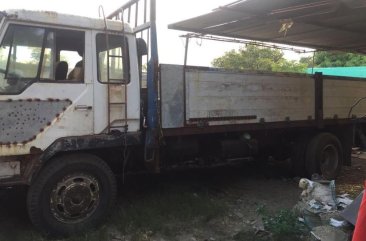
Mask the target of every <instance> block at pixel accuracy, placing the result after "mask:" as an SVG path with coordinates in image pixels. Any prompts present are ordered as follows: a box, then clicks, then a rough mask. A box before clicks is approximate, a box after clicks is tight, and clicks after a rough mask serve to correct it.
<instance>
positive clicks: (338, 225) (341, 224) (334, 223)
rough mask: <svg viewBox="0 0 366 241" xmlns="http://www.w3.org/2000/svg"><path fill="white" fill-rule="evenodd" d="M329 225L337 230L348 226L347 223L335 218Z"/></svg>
mask: <svg viewBox="0 0 366 241" xmlns="http://www.w3.org/2000/svg"><path fill="white" fill-rule="evenodd" d="M329 224H330V225H331V226H333V227H335V228H341V227H345V226H347V221H339V220H336V219H334V218H331V219H330V220H329Z"/></svg>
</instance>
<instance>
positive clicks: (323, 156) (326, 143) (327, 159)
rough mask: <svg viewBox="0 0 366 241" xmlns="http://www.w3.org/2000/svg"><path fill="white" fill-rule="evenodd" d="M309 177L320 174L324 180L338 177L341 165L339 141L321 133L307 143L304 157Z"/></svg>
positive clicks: (330, 135) (341, 156) (332, 136)
mask: <svg viewBox="0 0 366 241" xmlns="http://www.w3.org/2000/svg"><path fill="white" fill-rule="evenodd" d="M305 165H306V171H307V173H308V174H309V175H312V174H314V173H320V174H322V175H323V177H324V178H326V179H334V178H336V177H337V176H338V174H339V172H340V170H341V168H342V165H343V149H342V145H341V142H340V141H339V139H338V138H337V137H336V136H335V135H333V134H330V133H321V134H318V135H317V136H315V137H314V138H313V139H312V140H311V141H310V143H309V145H308V147H307V150H306V157H305Z"/></svg>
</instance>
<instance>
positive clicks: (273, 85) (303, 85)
mask: <svg viewBox="0 0 366 241" xmlns="http://www.w3.org/2000/svg"><path fill="white" fill-rule="evenodd" d="M314 88H315V87H314V80H313V79H312V78H310V77H308V76H305V75H284V74H275V73H273V74H255V73H234V72H223V71H214V70H204V69H199V68H197V69H195V68H191V69H189V70H188V71H187V73H186V120H187V122H188V123H197V122H198V123H199V122H202V121H205V122H208V124H209V125H227V124H243V123H258V122H280V121H302V120H309V119H313V118H314V116H315V115H314V112H315V110H314V108H315V103H314V101H315V97H314V95H315V91H314ZM205 124H207V123H205Z"/></svg>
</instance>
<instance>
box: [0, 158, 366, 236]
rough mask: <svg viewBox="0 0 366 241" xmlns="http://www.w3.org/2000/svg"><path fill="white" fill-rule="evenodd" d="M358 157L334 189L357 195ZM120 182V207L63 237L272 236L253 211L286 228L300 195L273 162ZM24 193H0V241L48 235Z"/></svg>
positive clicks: (364, 168)
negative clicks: (34, 220)
mask: <svg viewBox="0 0 366 241" xmlns="http://www.w3.org/2000/svg"><path fill="white" fill-rule="evenodd" d="M360 157H361V158H363V156H360ZM361 158H357V157H354V159H353V166H352V167H344V168H343V171H342V174H341V176H340V177H339V179H337V181H336V184H337V191H338V192H339V193H350V194H351V195H353V196H356V195H358V194H359V192H360V191H361V190H362V185H363V184H362V183H363V181H364V179H366V159H361ZM121 184H122V183H121ZM121 186H122V187H121V188H120V191H119V198H118V204H117V207H116V208H115V210H114V212H113V213H112V215H111V217H110V219H109V220H108V222H107V224H105V225H104V226H102V227H101V228H100V229H98V230H94V231H90V232H88V233H86V234H84V235H81V236H77V237H71V238H69V239H65V241H66V240H67V241H71V240H72V241H79V240H80V241H81V240H98V241H99V240H100V241H102V240H103V241H107V240H111V241H112V240H113V241H128V240H131V241H134V240H136V241H143V240H146V241H148V240H151V241H170V240H173V241H174V240H176V241H220V240H222V241H223V240H225V241H230V240H233V241H246V240H271V239H265V238H263V237H262V236H261V234H260V232H259V233H257V234H256V232H255V231H256V230H257V229H261V227H262V226H263V223H261V222H260V220H258V214H259V213H263V212H266V213H267V214H268V215H273V216H272V217H275V215H277V214H278V213H280V215H279V216H277V217H280V219H275V220H280V221H279V225H278V226H274V227H275V228H279V229H281V228H287V229H288V227H286V226H285V227H283V223H282V221H281V220H283V219H284V218H291V217H288V215H287V213H286V210H291V209H292V207H293V206H294V205H295V204H296V203H297V201H298V199H299V194H300V193H301V190H300V189H299V188H298V178H292V177H289V176H288V175H287V174H286V173H285V172H283V171H282V169H279V167H277V166H275V165H271V164H270V165H268V166H258V165H257V164H254V163H245V164H243V165H240V166H234V167H220V168H214V169H209V170H207V169H206V170H189V171H181V172H171V173H169V174H162V175H137V176H132V177H128V178H127V179H126V180H125V183H124V185H121ZM25 193H26V190H22V189H20V190H6V191H2V192H1V193H0V241H12V240H21V241H27V240H32V241H41V240H42V241H43V240H44V241H46V240H48V239H47V238H45V237H43V236H41V235H40V234H39V233H38V232H37V231H36V230H34V229H33V227H32V225H31V224H30V222H29V219H28V217H27V213H26V207H25ZM283 211H284V212H283ZM281 215H282V216H281ZM281 218H282V219H281ZM277 224H278V223H276V225H277ZM281 225H282V226H281ZM291 228H292V227H290V229H291ZM280 231H281V230H280ZM294 235H295V234H294ZM296 235H297V236H296V237H297V238H296V239H294V237H295V236H291V235H290V237H289V239H286V238H284V239H281V241H282V240H305V237H302V236H301V234H296ZM303 238H304V239H303Z"/></svg>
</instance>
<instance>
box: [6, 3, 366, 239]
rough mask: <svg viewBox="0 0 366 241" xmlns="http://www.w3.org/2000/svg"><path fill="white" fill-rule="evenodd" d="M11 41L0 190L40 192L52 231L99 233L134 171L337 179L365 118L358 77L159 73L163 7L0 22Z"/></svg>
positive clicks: (46, 228)
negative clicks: (222, 170) (283, 169)
mask: <svg viewBox="0 0 366 241" xmlns="http://www.w3.org/2000/svg"><path fill="white" fill-rule="evenodd" d="M143 3H145V6H144V7H142V6H143V5H144V4H143ZM138 4H140V5H138ZM147 5H148V6H147ZM133 8H134V9H135V10H132V9H133ZM138 10H140V11H138ZM141 13H142V15H141ZM134 15H136V16H138V15H139V16H140V17H139V18H136V19H135V20H131V18H132V17H133V16H134ZM141 16H142V17H141ZM126 19H127V20H126ZM141 19H142V23H138V21H140V20H141ZM141 37H145V38H147V40H148V41H144V40H143V39H142V38H141ZM0 43H1V44H0V109H1V111H0V133H1V134H0V185H1V186H3V187H11V186H15V185H27V186H29V189H28V197H27V206H28V212H29V216H30V219H31V221H32V222H33V224H34V225H35V226H36V227H37V228H39V229H40V230H41V231H43V232H44V233H46V234H52V235H58V236H64V235H69V234H72V233H75V232H80V231H82V230H85V229H86V228H90V227H94V226H96V225H98V224H99V223H100V222H101V221H103V220H104V219H105V218H106V217H107V214H108V210H110V208H111V207H112V205H113V203H114V201H115V196H116V180H115V175H120V174H124V173H129V172H135V171H142V170H144V171H152V172H160V171H164V170H168V169H169V168H170V167H172V166H174V167H182V166H185V165H186V163H187V161H189V165H192V163H193V164H196V165H197V166H198V165H205V166H209V165H215V164H218V163H223V162H225V161H226V160H231V159H240V158H247V157H256V156H265V155H267V156H269V155H271V156H273V157H275V158H279V159H286V158H291V160H292V161H291V163H292V164H291V166H292V170H293V171H294V172H295V173H296V174H298V175H311V174H313V173H322V174H323V175H324V176H325V177H327V178H335V177H336V176H337V174H338V173H339V170H340V169H341V167H342V165H346V164H347V165H350V164H351V159H350V157H351V147H352V142H353V128H354V121H355V120H360V118H357V116H358V117H363V116H364V115H365V113H366V105H364V103H363V102H362V101H359V103H357V101H358V100H360V99H362V98H363V97H364V95H365V90H366V81H361V80H360V79H351V78H342V79H341V78H337V77H331V76H322V74H321V73H317V74H315V75H305V74H280V73H255V72H233V71H224V70H220V69H213V68H205V67H196V66H185V65H184V66H180V65H159V62H158V53H157V36H156V26H155V1H154V0H152V1H151V2H150V3H147V1H146V0H145V1H144V2H143V1H141V2H140V1H139V0H132V1H131V2H129V3H127V4H126V5H124V6H123V7H121V8H120V9H118V10H117V11H116V12H114V13H112V14H111V15H110V16H109V17H108V18H101V19H91V18H87V17H78V16H71V15H64V14H58V13H55V12H41V11H39V12H38V11H26V10H10V11H6V12H1V13H0ZM144 59H148V60H149V61H148V65H147V84H146V86H145V82H144V81H143V73H142V70H143V60H144ZM355 103H357V104H355ZM350 113H351V115H350Z"/></svg>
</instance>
